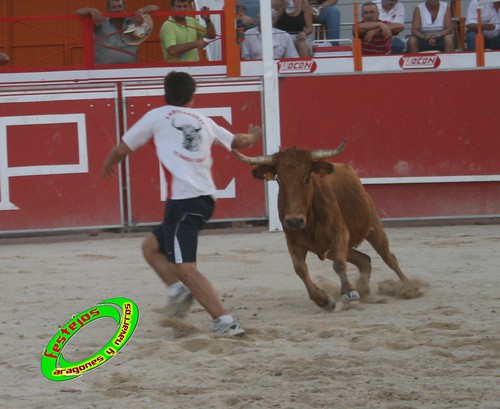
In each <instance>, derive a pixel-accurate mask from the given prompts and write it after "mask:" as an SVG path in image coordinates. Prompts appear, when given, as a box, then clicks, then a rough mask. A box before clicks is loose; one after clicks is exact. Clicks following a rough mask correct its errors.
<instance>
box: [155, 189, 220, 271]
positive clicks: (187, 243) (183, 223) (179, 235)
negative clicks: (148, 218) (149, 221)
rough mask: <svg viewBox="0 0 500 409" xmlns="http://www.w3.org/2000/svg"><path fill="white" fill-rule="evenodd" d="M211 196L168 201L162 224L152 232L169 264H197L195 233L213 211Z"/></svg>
mask: <svg viewBox="0 0 500 409" xmlns="http://www.w3.org/2000/svg"><path fill="white" fill-rule="evenodd" d="M214 208H215V202H214V199H213V198H212V197H211V196H200V197H195V198H193V199H182V200H167V204H166V206H165V216H164V219H163V223H162V224H161V225H159V226H157V227H156V228H155V229H154V230H153V234H154V235H155V236H156V238H157V239H158V243H159V245H160V250H161V251H162V252H164V253H165V255H166V256H167V259H168V261H170V262H172V263H192V262H195V261H196V252H197V249H198V232H199V231H200V230H201V228H202V227H203V225H204V224H205V222H207V221H208V220H209V219H210V217H212V214H213V212H214Z"/></svg>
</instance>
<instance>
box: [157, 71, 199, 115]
mask: <svg viewBox="0 0 500 409" xmlns="http://www.w3.org/2000/svg"><path fill="white" fill-rule="evenodd" d="M164 86H165V102H166V103H167V104H168V105H175V106H179V107H182V106H184V105H187V104H188V103H189V102H191V100H192V99H193V96H194V92H195V91H196V81H195V80H194V78H193V77H191V75H189V74H188V73H187V72H177V71H172V72H169V73H168V74H167V76H166V77H165V81H164Z"/></svg>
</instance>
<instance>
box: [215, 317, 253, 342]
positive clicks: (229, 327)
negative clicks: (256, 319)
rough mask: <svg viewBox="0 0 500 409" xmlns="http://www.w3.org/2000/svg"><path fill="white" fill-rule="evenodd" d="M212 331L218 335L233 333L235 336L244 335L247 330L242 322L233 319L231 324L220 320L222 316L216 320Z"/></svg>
mask: <svg viewBox="0 0 500 409" xmlns="http://www.w3.org/2000/svg"><path fill="white" fill-rule="evenodd" d="M212 332H213V333H214V334H217V335H232V336H235V337H242V336H243V335H245V330H244V329H243V328H241V327H240V323H239V321H237V320H233V322H230V323H229V324H226V323H223V322H221V321H220V318H217V319H216V320H214V327H213V328H212Z"/></svg>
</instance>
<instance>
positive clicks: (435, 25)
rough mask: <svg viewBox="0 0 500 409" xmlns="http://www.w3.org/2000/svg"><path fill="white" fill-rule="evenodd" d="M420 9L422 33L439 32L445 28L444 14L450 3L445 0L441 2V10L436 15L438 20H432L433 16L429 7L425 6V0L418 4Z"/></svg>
mask: <svg viewBox="0 0 500 409" xmlns="http://www.w3.org/2000/svg"><path fill="white" fill-rule="evenodd" d="M417 7H418V8H419V9H420V19H421V21H422V26H421V28H420V29H421V30H422V33H439V32H440V31H443V29H444V16H445V14H446V10H447V9H448V5H447V4H446V3H445V2H444V1H440V2H439V10H438V14H437V16H436V20H435V21H434V22H433V21H432V16H431V13H430V12H429V10H427V7H425V2H424V3H420V4H419V5H418V6H417Z"/></svg>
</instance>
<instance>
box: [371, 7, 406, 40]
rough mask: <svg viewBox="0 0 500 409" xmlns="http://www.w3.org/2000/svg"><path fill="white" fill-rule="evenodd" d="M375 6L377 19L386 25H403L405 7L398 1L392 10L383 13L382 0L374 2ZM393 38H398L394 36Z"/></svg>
mask: <svg viewBox="0 0 500 409" xmlns="http://www.w3.org/2000/svg"><path fill="white" fill-rule="evenodd" d="M375 4H376V5H377V8H378V19H379V20H380V21H383V22H387V23H401V24H403V25H404V24H405V6H404V5H403V4H402V3H401V0H399V1H398V2H397V3H396V4H395V5H394V7H393V8H392V9H390V10H389V11H385V10H384V8H383V7H382V0H379V1H376V2H375ZM393 37H396V38H397V37H399V34H398V35H395V36H393Z"/></svg>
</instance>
